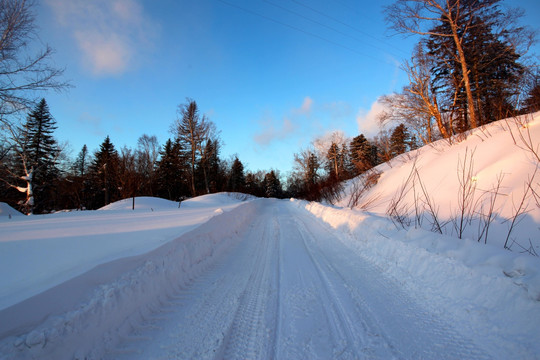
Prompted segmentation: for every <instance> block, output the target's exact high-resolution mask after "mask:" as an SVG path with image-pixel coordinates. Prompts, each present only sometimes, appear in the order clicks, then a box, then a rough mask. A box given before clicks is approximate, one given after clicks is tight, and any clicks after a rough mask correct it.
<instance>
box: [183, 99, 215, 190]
mask: <svg viewBox="0 0 540 360" xmlns="http://www.w3.org/2000/svg"><path fill="white" fill-rule="evenodd" d="M177 114H178V115H177V118H176V122H175V129H174V130H175V131H174V132H175V133H176V135H177V137H178V139H179V140H180V142H182V143H183V144H185V145H186V148H187V151H188V154H189V164H190V179H191V184H190V185H191V195H192V196H196V195H197V190H196V189H195V165H196V163H197V160H198V156H200V154H201V149H202V143H203V142H205V141H206V139H207V138H208V134H209V131H210V125H209V121H208V119H207V118H206V116H204V115H203V116H201V115H200V114H199V109H198V107H197V103H196V102H195V101H194V100H191V99H187V101H186V103H185V104H183V105H179V106H178V111H177Z"/></svg>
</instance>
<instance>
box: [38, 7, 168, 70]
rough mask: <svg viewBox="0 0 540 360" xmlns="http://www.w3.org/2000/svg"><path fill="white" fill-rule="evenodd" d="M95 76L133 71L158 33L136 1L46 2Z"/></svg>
mask: <svg viewBox="0 0 540 360" xmlns="http://www.w3.org/2000/svg"><path fill="white" fill-rule="evenodd" d="M47 4H48V5H49V6H50V7H51V8H52V9H53V11H54V13H55V15H56V19H57V21H58V24H59V25H60V26H62V27H64V28H66V29H67V30H68V31H69V32H70V33H71V35H72V36H73V38H74V39H75V41H76V43H77V46H78V48H79V50H80V51H81V55H80V57H81V60H82V62H83V64H84V65H85V67H87V68H88V69H89V70H90V71H91V72H92V73H93V74H94V75H98V76H107V75H119V74H122V73H124V72H125V71H127V70H129V69H131V68H133V67H135V66H136V65H137V60H138V59H140V58H141V55H142V54H144V53H146V52H147V51H148V50H149V49H150V48H151V46H152V45H151V44H152V39H153V37H155V36H156V34H157V32H158V25H157V24H155V23H154V22H152V21H151V20H150V19H148V18H147V17H145V16H144V13H143V8H142V6H141V4H140V3H139V1H138V0H93V1H88V0H71V1H66V0H47Z"/></svg>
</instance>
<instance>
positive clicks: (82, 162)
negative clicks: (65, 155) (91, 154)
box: [72, 144, 89, 177]
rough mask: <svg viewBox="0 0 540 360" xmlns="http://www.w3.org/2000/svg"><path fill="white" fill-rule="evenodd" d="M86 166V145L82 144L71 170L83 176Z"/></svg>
mask: <svg viewBox="0 0 540 360" xmlns="http://www.w3.org/2000/svg"><path fill="white" fill-rule="evenodd" d="M88 166H89V164H88V147H87V146H86V144H84V145H83V147H82V149H81V151H80V152H79V155H77V159H75V162H74V163H73V166H72V170H73V171H74V173H75V175H76V176H80V177H84V175H85V174H86V170H87V169H88Z"/></svg>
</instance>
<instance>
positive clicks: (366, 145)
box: [349, 134, 378, 175]
mask: <svg viewBox="0 0 540 360" xmlns="http://www.w3.org/2000/svg"><path fill="white" fill-rule="evenodd" d="M349 153H350V158H351V165H352V167H353V169H351V170H352V173H353V174H354V175H358V174H361V173H363V172H364V171H366V170H369V169H371V168H372V167H374V166H375V165H377V162H378V161H377V147H375V146H374V145H372V144H371V143H370V142H369V141H368V140H367V139H366V137H365V136H364V135H363V134H360V135H358V136H356V137H354V138H353V139H352V140H351V143H350V145H349Z"/></svg>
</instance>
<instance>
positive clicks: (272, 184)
mask: <svg viewBox="0 0 540 360" xmlns="http://www.w3.org/2000/svg"><path fill="white" fill-rule="evenodd" d="M264 188H265V195H266V197H269V198H279V197H281V195H282V189H281V183H280V181H279V179H278V177H277V176H276V173H275V172H274V170H272V171H270V172H269V173H267V174H266V175H265V177H264Z"/></svg>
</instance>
